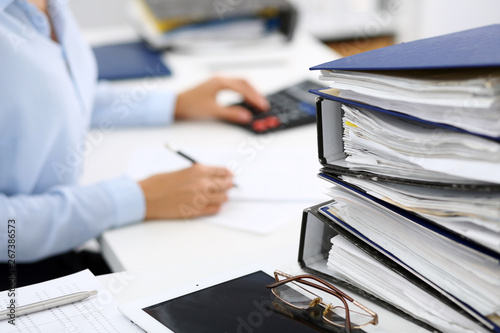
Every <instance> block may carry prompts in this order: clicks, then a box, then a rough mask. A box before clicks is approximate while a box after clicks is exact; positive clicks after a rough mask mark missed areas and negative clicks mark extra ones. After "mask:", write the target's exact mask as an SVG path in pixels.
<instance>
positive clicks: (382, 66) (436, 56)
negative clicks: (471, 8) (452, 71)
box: [310, 24, 500, 70]
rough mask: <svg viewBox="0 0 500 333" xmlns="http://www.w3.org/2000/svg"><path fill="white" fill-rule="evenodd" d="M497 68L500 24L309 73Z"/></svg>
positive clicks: (319, 67)
mask: <svg viewBox="0 0 500 333" xmlns="http://www.w3.org/2000/svg"><path fill="white" fill-rule="evenodd" d="M498 66H500V24H495V25H488V26H484V27H480V28H475V29H470V30H465V31H460V32H455V33H451V34H447V35H442V36H438V37H431V38H425V39H420V40H416V41H412V42H408V43H401V44H396V45H391V46H388V47H384V48H380V49H376V50H372V51H367V52H364V53H359V54H355V55H352V56H349V57H346V58H341V59H337V60H334V61H330V62H326V63H324V64H321V65H317V66H314V67H311V68H310V69H311V70H322V69H324V70H407V69H437V68H442V69H444V68H471V67H498Z"/></svg>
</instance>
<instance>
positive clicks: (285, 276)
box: [266, 271, 354, 302]
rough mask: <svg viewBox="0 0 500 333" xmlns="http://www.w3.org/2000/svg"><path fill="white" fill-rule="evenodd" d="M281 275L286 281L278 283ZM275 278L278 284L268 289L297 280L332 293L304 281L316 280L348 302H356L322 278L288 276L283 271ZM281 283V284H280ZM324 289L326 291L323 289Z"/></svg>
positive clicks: (275, 273)
mask: <svg viewBox="0 0 500 333" xmlns="http://www.w3.org/2000/svg"><path fill="white" fill-rule="evenodd" d="M279 275H281V276H283V277H284V278H285V279H284V280H281V281H278V276H279ZM274 278H275V279H276V282H275V283H272V284H270V285H269V286H272V287H268V286H266V287H268V288H274V287H278V286H280V285H282V284H285V283H287V282H290V281H295V280H301V282H302V283H304V284H307V285H309V286H311V287H321V288H319V289H322V290H323V291H325V292H327V293H331V290H328V289H327V288H325V287H322V286H317V285H314V284H310V282H308V281H304V279H312V280H315V281H317V282H319V283H321V284H324V285H326V286H327V287H328V288H330V289H332V290H333V291H335V292H336V293H338V294H339V295H341V296H342V297H345V298H346V299H347V300H349V301H350V302H354V299H353V298H352V297H351V296H349V295H347V294H345V293H344V292H342V291H341V290H340V289H338V288H337V287H335V286H333V285H331V284H330V283H328V282H326V281H324V280H322V279H320V278H317V277H315V276H314V275H310V274H302V275H296V276H292V275H290V274H287V273H283V272H281V271H275V272H274ZM280 282H283V283H280ZM279 283H280V284H279ZM323 288H324V289H323Z"/></svg>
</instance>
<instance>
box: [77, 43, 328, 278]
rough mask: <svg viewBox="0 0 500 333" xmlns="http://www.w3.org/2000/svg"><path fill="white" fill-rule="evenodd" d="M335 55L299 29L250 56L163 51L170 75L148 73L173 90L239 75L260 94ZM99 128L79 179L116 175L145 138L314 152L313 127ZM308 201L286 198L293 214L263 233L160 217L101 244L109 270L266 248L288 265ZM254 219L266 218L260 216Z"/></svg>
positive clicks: (262, 252)
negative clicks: (286, 41)
mask: <svg viewBox="0 0 500 333" xmlns="http://www.w3.org/2000/svg"><path fill="white" fill-rule="evenodd" d="M335 57H336V55H335V54H334V53H333V52H332V51H331V49H329V48H328V47H326V46H324V45H323V44H321V43H320V42H318V41H316V40H314V39H312V38H311V37H309V36H307V35H301V34H299V35H297V38H295V40H294V42H293V43H291V44H290V45H287V46H284V47H283V46H282V47H281V48H276V49H270V50H268V52H267V54H266V55H262V54H260V53H259V54H255V55H254V56H253V55H252V54H251V53H249V54H245V53H244V52H242V51H241V50H239V51H236V52H235V53H234V54H233V55H226V54H204V55H195V54H175V53H169V54H167V55H166V62H167V63H168V64H169V66H170V67H171V69H172V72H173V75H172V76H171V77H167V78H161V79H157V78H155V79H156V80H160V81H159V82H160V83H161V85H162V86H164V87H167V88H170V89H173V90H176V91H180V90H182V89H185V88H186V87H189V86H192V85H195V84H198V83H199V82H201V81H202V80H204V79H206V78H209V77H211V76H212V75H217V74H218V75H230V76H236V77H243V78H246V79H247V80H249V81H250V82H251V83H253V84H254V85H255V87H257V89H259V90H260V91H262V92H263V93H270V92H272V91H276V90H278V89H280V88H282V87H285V86H288V85H291V84H293V83H294V82H298V81H300V80H302V79H304V78H311V79H316V78H317V76H318V73H311V72H309V70H308V68H309V67H310V66H312V65H315V64H319V63H322V62H326V61H328V60H331V59H333V58H335ZM120 84H131V85H141V84H144V82H143V81H141V80H136V81H128V82H121V83H120ZM221 95H222V96H221V101H222V102H227V103H228V102H231V101H233V100H234V99H235V97H236V96H235V95H232V94H231V93H229V92H226V93H223V94H221ZM103 134H104V135H103V139H102V140H101V142H100V143H99V144H97V145H94V146H93V147H92V152H91V153H89V154H88V156H87V159H86V164H85V172H84V176H83V183H84V184H88V183H93V182H96V181H99V180H103V179H108V178H111V177H115V176H117V175H119V174H121V173H123V172H124V171H125V170H126V167H127V165H128V164H129V163H130V158H131V154H132V153H133V152H134V151H136V150H138V149H141V148H144V147H148V146H149V145H151V143H156V144H158V143H162V142H175V143H177V144H178V145H179V144H180V145H183V146H199V147H207V148H209V147H220V146H227V145H233V146H234V145H245V144H247V145H248V146H249V147H251V146H252V145H253V146H255V145H265V146H266V147H267V146H272V147H274V148H279V147H307V148H308V151H310V154H309V155H308V156H304V157H301V158H308V159H316V156H317V155H316V150H317V148H316V130H315V126H314V125H308V126H303V127H301V128H296V129H289V130H286V131H283V132H281V133H276V134H272V135H267V136H265V137H264V136H257V135H254V134H251V133H249V132H247V131H245V130H243V129H241V128H239V127H236V126H232V125H229V124H224V123H220V122H178V123H175V124H174V125H172V126H170V127H168V128H149V129H113V130H109V131H107V132H105V133H103ZM90 135H92V133H91V134H90ZM299 158H300V157H299ZM290 167H293V166H290ZM318 169H319V164H318V167H317V168H315V169H314V170H311V172H310V173H309V174H307V175H303V176H307V177H314V175H315V174H316V173H317V171H318ZM300 176H301V175H297V177H300ZM326 199H327V198H326V196H325V200H326ZM314 203H315V202H293V203H289V204H287V206H286V209H289V210H294V211H295V212H296V214H295V216H296V217H295V218H292V219H291V220H290V221H289V223H287V224H286V225H285V226H284V227H282V228H281V229H279V230H278V231H276V232H274V233H272V234H269V235H259V234H251V233H248V232H243V231H239V230H233V229H229V228H223V227H220V226H215V225H211V224H206V223H203V222H200V221H197V220H191V221H181V220H178V221H159V222H148V223H141V224H138V225H134V226H130V227H127V228H121V229H116V230H111V231H108V232H105V233H104V234H103V236H102V238H101V245H102V249H103V253H104V256H105V258H106V260H107V261H108V262H109V264H110V266H111V267H112V269H113V270H114V271H121V270H131V269H139V268H146V267H151V266H157V265H162V264H179V263H185V262H191V261H196V260H212V259H221V258H227V259H228V260H230V259H231V258H232V259H234V260H236V261H238V262H242V261H245V260H248V261H254V260H262V259H263V258H268V257H269V255H270V253H272V254H271V255H270V256H271V257H274V258H275V259H276V262H277V263H279V262H281V261H283V262H284V263H286V264H290V263H293V262H295V261H296V258H297V253H298V251H297V247H298V242H299V230H300V219H301V212H302V209H304V208H306V207H308V206H310V205H312V204H314ZM316 203H317V202H316ZM253 204H255V203H253ZM280 207H282V205H280ZM243 209H245V208H243ZM247 210H248V209H247ZM261 215H262V214H261ZM288 216H290V214H288ZM221 218H223V216H221ZM255 218H259V219H265V218H266V216H256V217H255ZM244 258H245V259H244Z"/></svg>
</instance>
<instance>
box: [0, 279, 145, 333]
mask: <svg viewBox="0 0 500 333" xmlns="http://www.w3.org/2000/svg"><path fill="white" fill-rule="evenodd" d="M87 290H97V291H98V294H97V295H96V296H92V297H89V298H87V299H85V300H83V301H80V302H75V303H72V304H67V305H63V306H59V307H56V308H53V309H49V310H44V311H40V312H36V313H32V314H27V315H24V316H19V317H17V318H16V319H15V324H16V325H15V326H14V325H11V324H9V323H8V321H7V320H3V321H0V332H4V333H7V332H47V333H53V332H102V333H111V332H116V333H120V332H142V330H141V329H139V328H138V327H137V326H135V325H134V324H133V323H131V322H130V321H129V320H128V319H127V318H126V317H125V316H123V315H122V314H121V313H120V312H119V311H118V305H117V304H116V303H115V302H114V300H113V296H112V295H111V293H110V292H109V291H108V290H107V289H105V288H104V287H103V286H102V285H101V284H100V283H99V282H98V281H97V279H96V278H95V276H94V275H93V274H92V273H91V272H90V271H89V270H84V271H81V272H79V273H75V274H72V275H68V276H65V277H62V278H59V279H55V280H51V281H47V282H43V283H38V284H34V285H31V286H27V287H23V288H19V289H16V291H15V292H16V296H17V302H18V306H21V305H26V304H31V303H34V302H38V301H42V300H47V299H50V298H54V297H58V296H62V295H67V294H71V293H75V292H79V291H87ZM0 302H1V303H0V304H1V307H2V310H4V309H5V308H6V306H7V304H9V302H10V298H9V296H8V294H7V291H4V292H2V293H0Z"/></svg>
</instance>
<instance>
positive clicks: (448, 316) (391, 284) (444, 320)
mask: <svg viewBox="0 0 500 333" xmlns="http://www.w3.org/2000/svg"><path fill="white" fill-rule="evenodd" d="M331 242H332V248H331V250H330V252H329V256H328V262H327V266H328V268H329V269H330V270H331V271H332V274H333V275H334V276H336V277H338V278H340V279H342V280H346V281H348V282H349V283H352V284H354V285H357V286H358V287H360V288H362V289H365V290H367V291H368V292H369V293H371V294H373V295H375V296H377V297H379V298H381V299H383V300H385V301H386V302H389V303H391V304H393V305H395V306H397V307H398V308H400V309H403V310H404V311H407V312H408V313H410V314H412V315H413V316H416V317H417V318H420V319H422V320H423V321H425V322H427V323H429V324H430V325H432V326H434V327H436V328H438V329H440V330H442V331H443V332H470V333H472V332H486V330H485V329H483V328H482V327H480V326H479V325H477V324H475V323H474V322H472V321H471V320H469V319H467V318H466V317H464V316H462V315H460V314H459V313H458V312H456V311H455V310H453V309H451V308H450V307H448V306H446V305H445V304H444V303H441V302H440V301H438V300H437V299H435V298H434V297H433V296H431V295H430V294H428V293H426V292H424V291H422V289H420V288H418V287H417V286H416V285H414V284H413V283H411V282H409V281H408V280H406V279H405V278H403V277H402V276H401V275H399V274H397V273H395V272H393V271H391V270H390V269H388V268H387V267H385V266H383V265H382V264H380V263H379V262H378V261H376V260H375V259H373V258H372V257H370V256H369V255H368V254H367V253H365V252H364V251H361V250H360V249H359V248H357V247H356V246H354V245H353V244H351V243H350V242H348V241H347V240H346V239H345V238H343V237H341V236H340V235H337V236H335V237H333V238H332V240H331Z"/></svg>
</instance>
